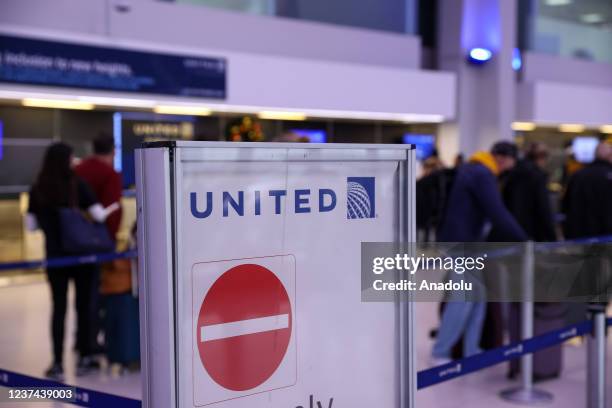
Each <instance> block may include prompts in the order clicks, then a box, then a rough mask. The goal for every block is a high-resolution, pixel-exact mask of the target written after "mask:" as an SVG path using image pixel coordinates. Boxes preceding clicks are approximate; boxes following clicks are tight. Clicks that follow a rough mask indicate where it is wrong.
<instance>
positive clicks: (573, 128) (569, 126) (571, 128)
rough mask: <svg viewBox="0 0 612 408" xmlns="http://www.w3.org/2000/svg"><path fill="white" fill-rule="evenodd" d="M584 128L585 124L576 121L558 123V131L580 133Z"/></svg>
mask: <svg viewBox="0 0 612 408" xmlns="http://www.w3.org/2000/svg"><path fill="white" fill-rule="evenodd" d="M584 129H586V126H584V125H579V124H576V123H564V124H561V125H559V131H560V132H564V133H580V132H584Z"/></svg>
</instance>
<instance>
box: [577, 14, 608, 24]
mask: <svg viewBox="0 0 612 408" xmlns="http://www.w3.org/2000/svg"><path fill="white" fill-rule="evenodd" d="M580 20H581V21H583V22H585V23H587V24H599V23H603V21H604V18H603V16H602V15H601V14H599V13H588V14H583V15H581V16H580Z"/></svg>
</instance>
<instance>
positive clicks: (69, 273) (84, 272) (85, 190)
mask: <svg viewBox="0 0 612 408" xmlns="http://www.w3.org/2000/svg"><path fill="white" fill-rule="evenodd" d="M71 163H72V148H71V147H70V146H68V145H67V144H64V143H55V144H53V145H51V146H50V147H49V148H48V149H47V151H46V153H45V156H44V159H43V165H42V168H41V170H40V172H39V173H38V177H37V178H36V182H35V183H34V185H33V186H32V189H31V190H30V201H29V208H28V216H27V224H28V228H29V229H30V230H34V229H37V228H38V227H40V228H41V229H42V230H43V233H44V235H45V251H46V256H47V258H55V257H63V256H69V255H70V254H68V253H66V251H65V250H64V249H63V248H62V225H61V221H60V215H59V212H60V210H61V209H62V208H69V207H77V208H80V209H81V210H83V211H86V212H87V213H88V215H89V216H90V217H91V218H92V219H94V220H95V221H97V222H104V221H105V219H106V217H107V216H108V213H109V212H111V211H112V209H108V210H105V209H104V208H103V207H102V206H101V205H100V204H99V203H97V201H96V199H95V196H94V194H93V192H92V191H91V190H90V189H89V186H88V185H87V184H86V183H85V182H84V181H82V180H81V179H80V178H79V177H78V176H77V175H76V174H75V173H74V171H73V169H72V167H71ZM94 274H95V265H92V264H82V265H75V266H65V267H48V268H47V279H48V282H49V286H50V289H51V297H52V302H53V310H52V316H51V332H52V339H53V363H52V364H51V366H50V367H49V369H47V370H46V372H45V375H46V376H47V377H50V378H53V379H56V380H61V379H62V378H63V374H64V369H63V352H64V321H65V318H66V306H67V294H68V282H69V280H73V281H74V284H75V289H76V310H77V341H76V342H77V347H78V349H79V361H78V364H77V371H76V374H77V375H84V374H86V373H88V372H89V371H91V370H92V369H95V368H97V367H98V365H97V364H96V362H95V360H94V359H93V358H92V357H91V348H90V342H89V333H90V328H89V324H90V310H91V309H90V304H91V299H90V296H91V293H92V285H93V279H94Z"/></svg>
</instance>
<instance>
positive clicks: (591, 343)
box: [587, 256, 612, 408]
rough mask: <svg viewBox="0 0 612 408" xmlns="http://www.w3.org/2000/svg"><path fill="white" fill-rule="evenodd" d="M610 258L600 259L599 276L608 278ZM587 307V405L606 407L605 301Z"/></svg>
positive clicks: (599, 407)
mask: <svg viewBox="0 0 612 408" xmlns="http://www.w3.org/2000/svg"><path fill="white" fill-rule="evenodd" d="M611 269H612V268H611V265H610V258H608V257H606V256H604V257H602V259H601V271H600V272H601V276H602V277H605V278H608V277H609V276H610V272H611ZM597 300H599V302H593V303H590V304H589V307H588V317H589V319H590V320H591V322H592V324H593V329H592V331H591V334H590V335H589V336H588V337H587V407H588V408H605V407H606V303H604V301H605V300H607V299H597Z"/></svg>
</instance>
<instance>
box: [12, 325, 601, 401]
mask: <svg viewBox="0 0 612 408" xmlns="http://www.w3.org/2000/svg"><path fill="white" fill-rule="evenodd" d="M606 324H607V326H608V327H610V326H612V318H608V319H607V321H606ZM592 329H593V324H592V322H591V321H590V320H585V321H583V322H581V323H578V324H574V325H570V326H567V327H564V328H562V329H559V330H554V331H551V332H548V333H545V334H542V335H539V336H535V337H533V338H531V339H528V340H523V341H519V342H516V343H512V344H509V345H507V346H503V347H499V348H496V349H494V350H489V351H485V352H483V353H480V354H478V355H475V356H472V357H467V358H464V359H460V360H455V361H453V362H451V363H448V364H444V365H441V366H438V367H433V368H429V369H426V370H422V371H419V373H418V376H417V388H418V389H424V388H427V387H431V386H434V385H436V384H440V383H442V382H445V381H449V380H452V379H455V378H458V377H461V376H464V375H467V374H471V373H474V372H476V371H479V370H482V369H485V368H488V367H491V366H493V365H496V364H499V363H503V362H505V361H509V360H513V359H515V358H519V357H521V356H523V355H525V354H529V353H534V352H536V351H540V350H543V349H545V348H547V347H551V346H554V345H556V344H559V343H563V342H565V341H567V340H569V339H571V338H573V337H577V336H582V335H585V334H588V333H590V332H591V331H592ZM0 385H1V386H4V387H22V388H23V387H45V388H49V387H67V386H68V387H72V385H68V384H63V383H60V382H57V381H52V380H46V379H40V378H36V377H31V376H28V375H24V374H18V373H15V372H13V371H8V370H4V369H1V368H0ZM74 388H75V392H76V401H75V402H72V404H74V405H78V406H81V407H92V408H98V407H109V406H112V407H114V408H140V407H141V401H139V400H136V399H132V398H127V397H121V396H118V395H113V394H107V393H104V392H100V391H95V390H91V389H88V388H82V387H74Z"/></svg>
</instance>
